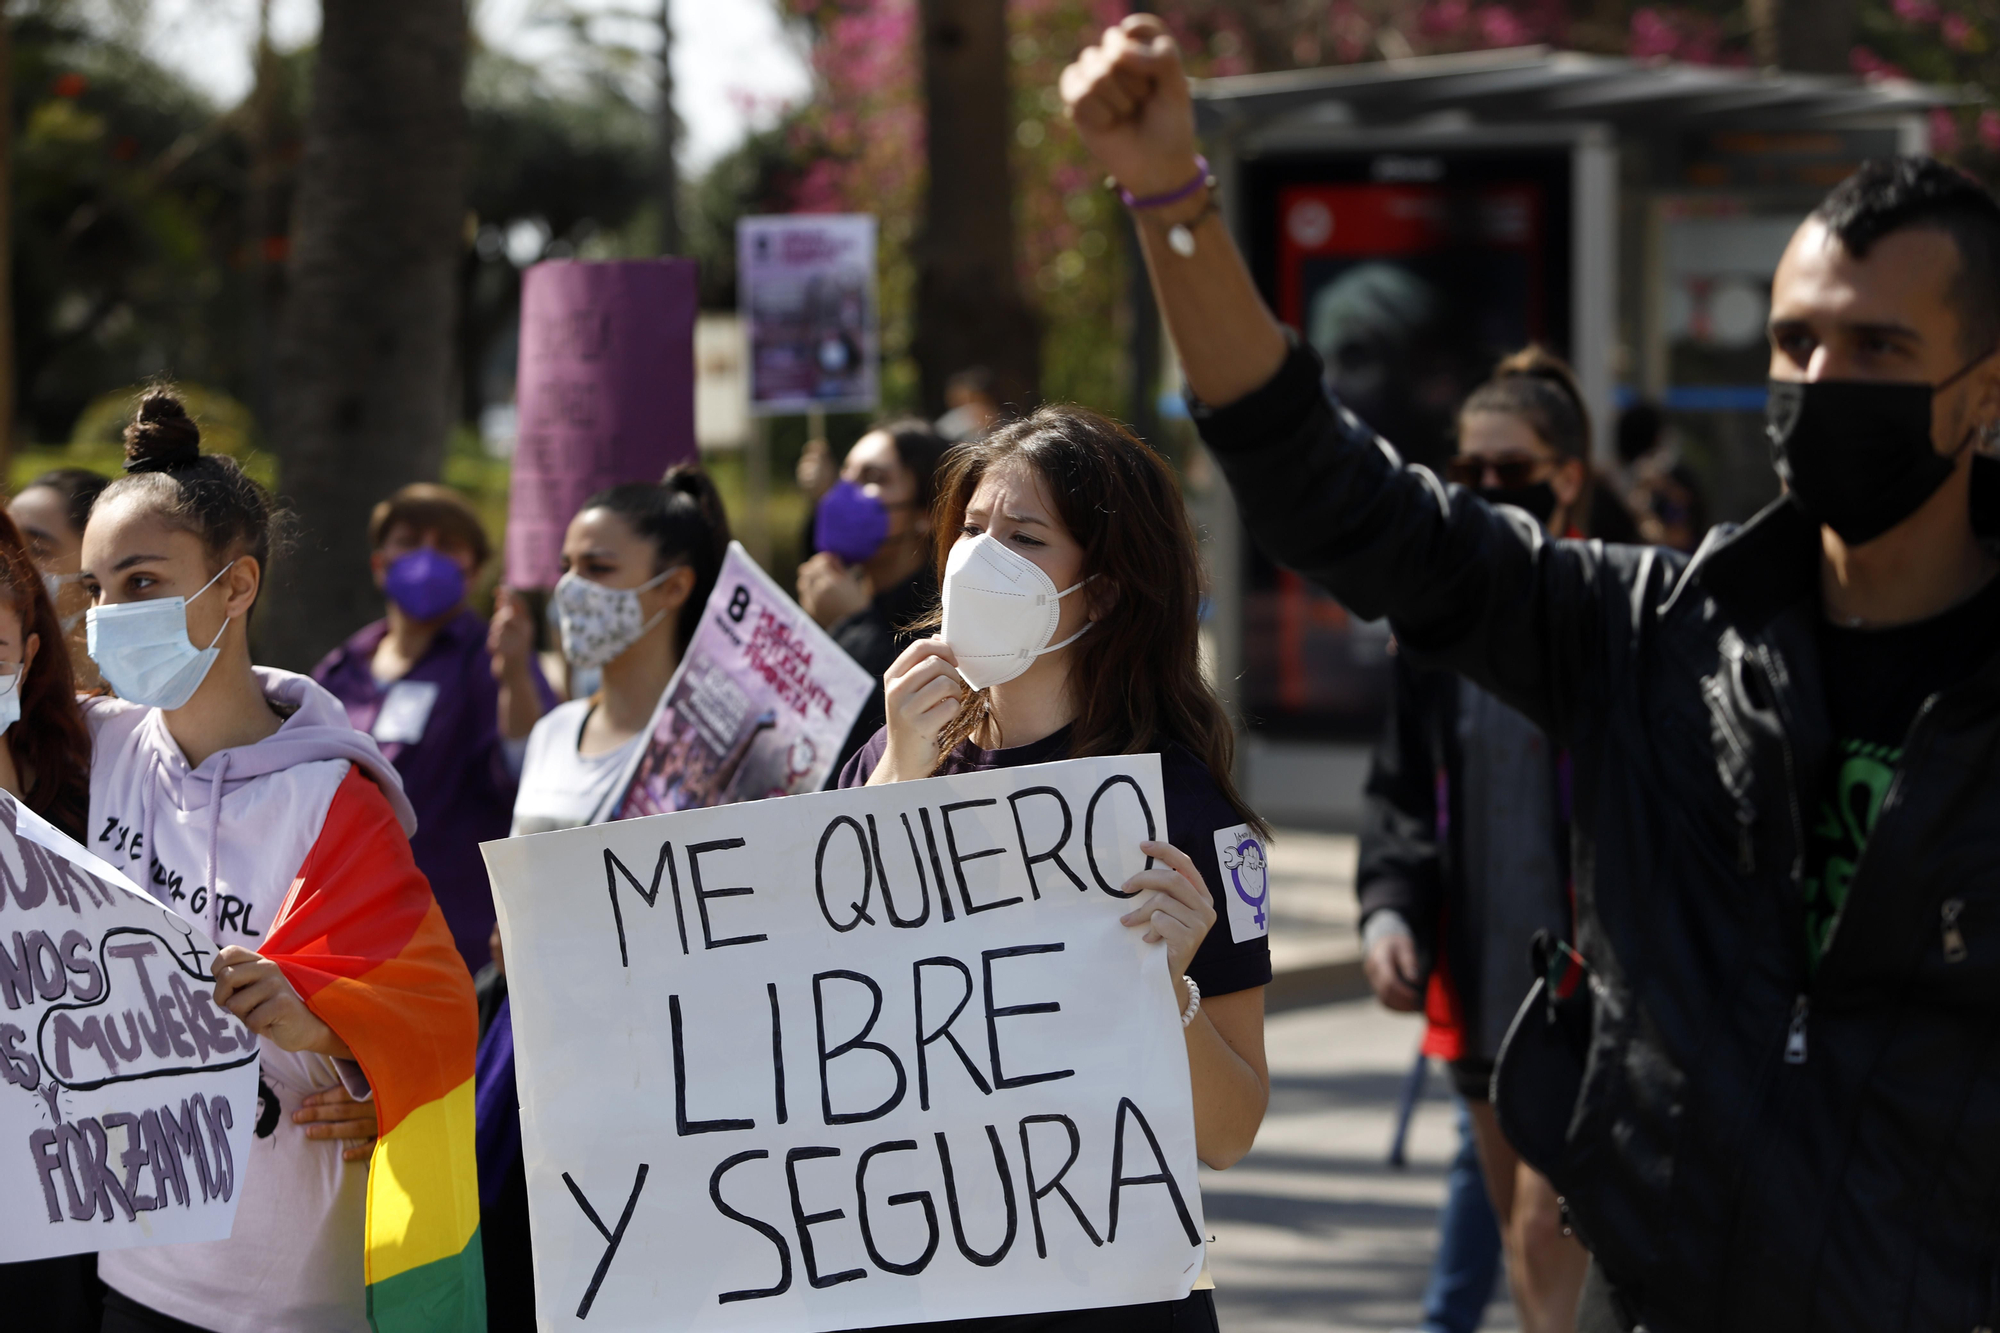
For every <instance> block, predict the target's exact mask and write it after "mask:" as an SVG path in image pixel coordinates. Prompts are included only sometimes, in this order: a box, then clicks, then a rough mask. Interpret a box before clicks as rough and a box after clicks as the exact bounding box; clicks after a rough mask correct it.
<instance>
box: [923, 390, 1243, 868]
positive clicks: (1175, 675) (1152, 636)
mask: <svg viewBox="0 0 2000 1333" xmlns="http://www.w3.org/2000/svg"><path fill="white" fill-rule="evenodd" d="M1015 465H1025V466H1027V467H1029V468H1031V469H1033V471H1034V473H1035V475H1036V476H1038V477H1039V478H1040V479H1041V481H1042V483H1043V488H1044V490H1045V491H1046V492H1047V494H1048V496H1049V498H1050V499H1051V500H1052V501H1053V502H1054V504H1055V509H1056V515H1057V517H1058V518H1060V519H1061V520H1062V524H1063V527H1064V528H1066V529H1067V530H1068V531H1069V534H1070V535H1071V536H1072V537H1074V538H1075V539H1076V541H1077V544H1078V545H1080V546H1081V547H1082V548H1083V565H1082V568H1081V570H1080V572H1079V574H1078V577H1079V578H1080V579H1086V580H1092V581H1091V582H1090V583H1089V584H1088V586H1087V587H1086V588H1085V589H1083V590H1082V591H1081V592H1079V593H1078V595H1079V596H1084V597H1088V598H1090V602H1091V607H1092V609H1093V610H1094V611H1096V612H1097V616H1098V619H1097V623H1096V625H1095V626H1093V627H1092V629H1091V631H1090V633H1088V634H1086V635H1084V636H1083V637H1082V638H1081V639H1078V640H1077V641H1076V643H1075V644H1074V645H1073V646H1072V647H1071V648H1070V649H1069V652H1070V681H1071V683H1072V688H1073V690H1074V694H1075V701H1076V708H1077V713H1076V721H1075V722H1074V723H1072V724H1071V728H1070V741H1069V753H1070V756H1071V757H1072V758H1081V757H1086V756H1091V755H1110V754H1142V753H1145V752H1147V751H1151V750H1156V749H1159V748H1161V747H1162V746H1163V745H1166V744H1169V743H1172V744H1178V745H1180V746H1182V747H1183V748H1184V749H1187V750H1189V751H1190V752H1192V753H1193V755H1194V757H1195V758H1196V759H1199V760H1200V761H1201V762H1202V763H1204V764H1206V765H1207V766H1208V771H1209V775H1210V776H1211V777H1213V778H1214V779H1215V782H1216V785H1217V786H1218V787H1220V788H1221V789H1222V794H1223V797H1224V798H1225V799H1226V800H1227V801H1228V802H1229V804H1230V805H1231V806H1232V807H1233V808H1234V809H1235V810H1236V812H1237V814H1239V815H1241V816H1242V818H1243V819H1244V821H1245V822H1246V823H1249V824H1251V825H1252V826H1254V827H1255V828H1257V829H1258V831H1259V832H1265V831H1267V830H1266V829H1265V825H1264V821H1263V820H1261V819H1259V818H1258V817H1257V814H1256V812H1255V811H1253V810H1251V809H1250V807H1249V806H1248V805H1247V804H1245V803H1244V800H1243V798H1242V796H1240V795H1239V794H1238V793H1237V791H1236V784H1235V781H1234V779H1233V778H1232V776H1231V774H1232V770H1233V768H1234V766H1235V758H1236V733H1235V731H1234V730H1233V729H1232V728H1231V727H1230V725H1229V718H1228V716H1227V715H1226V714H1225V713H1224V712H1223V711H1222V705H1221V703H1219V702H1218V701H1217V700H1216V697H1215V692H1214V691H1213V690H1211V689H1210V688H1209V685H1208V681H1207V679H1206V678H1205V677H1203V675H1202V673H1201V650H1200V638H1199V630H1198V610H1199V607H1200V602H1201V559H1200V556H1199V554H1198V552H1197V550H1196V546H1195V539H1194V529H1193V527H1192V525H1191V524H1190V523H1189V522H1188V515H1187V506H1186V505H1185V504H1184V503H1183V502H1182V500H1181V488H1180V483H1179V482H1178V481H1176V480H1175V479H1174V474H1173V471H1172V470H1171V469H1170V468H1169V467H1168V466H1167V464H1166V462H1165V460H1163V459H1162V458H1161V457H1160V456H1159V455H1158V454H1156V453H1154V452H1153V450H1152V449H1150V448H1148V447H1147V446H1146V444H1145V443H1144V442H1142V441H1141V440H1140V439H1138V437H1136V436H1134V435H1133V434H1132V433H1131V432H1130V431H1128V430H1126V429H1125V428H1124V427H1123V426H1120V425H1119V424H1118V423H1117V422H1115V421H1112V420H1110V419H1109V418H1107V417H1103V416H1100V415H1098V414H1097V413H1095V412H1092V411H1091V410H1089V409H1088V408H1083V407H1073V406H1054V407H1044V408H1040V409H1038V410H1036V411H1035V412H1033V413H1031V414H1029V415H1028V416H1025V417H1022V418H1020V419H1019V420H1016V421H1011V422H1008V423H1007V424H1006V425H1004V426H1002V427H1000V428H999V429H998V430H996V431H995V432H994V433H993V434H991V435H989V436H987V437H986V438H985V439H984V440H981V441H978V442H976V443H970V444H962V445H959V446H958V447H957V448H955V449H953V450H952V451H951V453H949V454H948V455H946V457H945V461H944V465H943V470H942V472H941V474H940V476H939V478H938V488H937V505H936V509H935V511H934V515H933V517H934V519H935V531H936V532H937V534H938V551H937V575H938V582H939V585H940V586H942V585H943V582H944V574H945V565H946V562H947V561H949V559H950V558H951V547H952V543H953V541H954V540H956V535H957V533H958V532H959V530H960V528H961V527H963V526H964V523H965V510H966V506H967V505H969V504H970V503H971V502H972V494H973V492H974V491H976V490H977V489H978V488H979V481H980V479H981V478H982V477H984V476H985V475H986V474H987V473H988V472H989V471H991V470H993V469H995V468H998V467H1005V466H1015ZM942 623H943V617H942V611H941V610H940V611H939V612H937V613H934V614H933V615H932V616H931V618H930V627H931V628H933V629H934V628H936V627H937V626H939V625H941V624H942ZM985 709H986V698H985V694H984V692H983V691H982V692H978V693H974V694H972V695H969V696H968V697H967V698H966V701H965V703H964V704H963V705H962V706H961V707H960V708H959V710H958V713H957V715H956V716H955V717H953V718H952V720H951V722H950V723H949V724H948V725H947V726H946V727H945V729H944V731H943V732H942V733H941V734H940V735H939V736H938V746H939V762H940V763H942V762H943V758H944V755H945V753H947V752H949V751H950V750H951V749H952V747H954V746H956V745H957V744H958V743H959V742H961V741H963V740H964V739H966V738H967V737H968V736H970V735H971V734H972V731H973V729H974V728H975V727H976V726H977V725H978V724H979V720H980V718H981V717H982V716H984V714H985Z"/></svg>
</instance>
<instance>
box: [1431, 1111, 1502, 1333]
mask: <svg viewBox="0 0 2000 1333" xmlns="http://www.w3.org/2000/svg"><path fill="white" fill-rule="evenodd" d="M1499 1275H1500V1228H1499V1226H1498V1224H1497V1223H1495V1222H1494V1220H1493V1205H1492V1203H1491V1202H1490V1201H1489V1200H1488V1199H1487V1197H1486V1177H1485V1176H1483V1175H1481V1174H1480V1172H1479V1150H1478V1148H1477V1147H1476V1146H1475V1145H1474V1143H1473V1140H1472V1116H1471V1114H1470V1113H1468V1112H1467V1111H1466V1109H1465V1103H1464V1102H1463V1101H1461V1102H1459V1103H1458V1156H1456V1157H1454V1158H1452V1159H1451V1170H1450V1171H1449V1172H1448V1173H1447V1174H1446V1176H1445V1196H1444V1210H1443V1211H1442V1212H1440V1213H1439V1214H1438V1249H1437V1259H1436V1260H1435V1261H1433V1263H1432V1264H1431V1280H1430V1284H1429V1285H1428V1286H1427V1287H1425V1288H1424V1325H1423V1326H1424V1333H1473V1330H1474V1329H1477V1328H1478V1327H1479V1321H1480V1319H1481V1317H1482V1316H1484V1315H1485V1313H1486V1304H1487V1302H1488V1301H1490V1300H1492V1299H1493V1283H1494V1280H1495V1279H1496V1278H1498V1277H1499Z"/></svg>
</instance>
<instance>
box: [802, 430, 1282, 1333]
mask: <svg viewBox="0 0 2000 1333" xmlns="http://www.w3.org/2000/svg"><path fill="white" fill-rule="evenodd" d="M935 527H936V530H937V531H939V532H941V533H948V534H951V535H952V537H953V539H954V540H953V542H952V544H951V545H950V546H949V547H948V548H947V549H945V550H944V551H942V552H941V553H940V554H941V561H940V569H939V582H940V583H941V585H942V587H943V592H944V596H943V603H942V606H941V607H940V609H939V610H938V612H937V613H936V614H935V615H934V616H933V617H932V618H931V620H930V622H929V627H930V628H932V629H934V630H937V631H939V633H938V634H937V635H936V636H934V637H930V638H926V639H923V640H921V641H919V642H917V643H915V644H912V645H911V646H910V647H909V648H908V649H907V650H906V651H904V652H903V654H902V655H901V656H899V657H898V658H897V659H896V661H895V662H894V663H893V664H892V665H891V666H890V668H889V670H888V672H887V674H886V675H885V676H884V678H883V680H884V689H885V694H886V700H887V711H888V723H887V725H886V726H885V727H884V728H883V729H882V730H881V731H880V732H878V733H876V735H875V736H874V737H873V739H871V740H870V741H869V742H868V743H867V744H866V745H864V746H863V747H862V749H861V751H860V753H859V754H857V755H856V756H855V757H854V759H853V760H852V761H850V763H849V764H848V765H847V767H846V768H845V769H844V770H843V771H842V773H841V776H840V785H841V786H843V787H853V786H860V785H862V784H863V783H867V784H870V785H873V784H880V783H889V782H904V781H909V780H911V779H915V778H927V777H931V776H933V775H936V774H950V773H969V772H978V771H981V770H987V769H998V768H1012V767H1017V766H1021V765H1027V764H1040V763H1049V762H1053V761H1055V760H1059V759H1071V758H1081V757H1087V756H1092V755H1116V754H1134V753H1143V752H1147V751H1155V750H1156V751H1158V752H1159V754H1160V767H1161V779H1162V782H1163V785H1164V787H1165V795H1166V803H1167V808H1166V824H1167V829H1166V832H1167V839H1166V841H1164V842H1147V843H1143V844H1141V847H1142V850H1143V851H1144V852H1145V853H1146V855H1147V856H1149V857H1151V858H1153V859H1154V860H1155V861H1156V862H1157V863H1158V864H1157V865H1155V866H1154V867H1153V868H1152V869H1149V870H1145V871H1142V872H1141V873H1139V874H1138V875H1135V876H1134V877H1133V878H1132V879H1131V880H1130V881H1128V882H1127V883H1126V884H1125V886H1124V889H1125V891H1126V892H1128V893H1131V894H1133V895H1134V901H1133V902H1132V905H1131V909H1130V910H1129V911H1127V912H1126V913H1125V915H1124V916H1123V917H1122V918H1121V919H1122V920H1123V921H1124V923H1125V924H1126V925H1128V926H1131V927H1132V928H1133V929H1136V930H1142V931H1144V932H1145V939H1146V940H1147V942H1148V943H1153V942H1161V941H1163V942H1164V943H1165V944H1166V960H1165V965H1166V966H1167V968H1168V969H1169V971H1170V973H1171V974H1172V976H1173V978H1174V987H1175V994H1176V996H1177V997H1178V1000H1179V1003H1180V1005H1181V1006H1182V1011H1181V1017H1182V1027H1183V1030H1184V1033H1185V1038H1186V1046H1187V1058H1188V1066H1189V1074H1190V1076H1191V1082H1192V1085H1193V1093H1194V1125H1195V1144H1196V1148H1197V1150H1198V1152H1199V1154H1200V1156H1201V1159H1202V1160H1203V1161H1204V1162H1206V1163H1207V1164H1208V1165H1209V1166H1211V1167H1215V1168H1218V1169H1219V1168H1223V1167H1227V1166H1230V1165H1232V1164H1234V1163H1235V1162H1236V1161H1238V1160H1239V1159H1240V1158H1241V1157H1242V1156H1243V1155H1244V1154H1245V1153H1246V1152H1248V1151H1249V1150H1250V1145H1251V1143H1252V1141H1253V1140H1254V1139H1255V1138H1256V1136H1257V1129H1258V1127H1259V1125H1261V1124H1262V1122H1263V1119H1264V1110H1265V1106H1266V1105H1267V1103H1268V1102H1269V1099H1270V1075H1269V1072H1268V1070H1267V1069H1266V1066H1265V1059H1264V986H1265V985H1266V984H1267V983H1268V982H1269V981H1270V979H1271V956H1270V947H1269V941H1268V938H1267V936H1268V931H1269V925H1270V921H1269V905H1270V895H1269V889H1268V865H1267V862H1268V857H1267V847H1268V840H1269V832H1268V830H1267V829H1266V827H1265V825H1264V823H1263V821H1262V820H1261V819H1259V818H1258V817H1257V815H1256V814H1255V813H1254V812H1253V811H1251V810H1250V808H1249V807H1248V806H1247V805H1245V804H1244V802H1243V799H1242V797H1241V796H1239V795H1238V794H1237V792H1236V790H1235V787H1234V785H1233V784H1232V783H1231V781H1230V776H1229V775H1230V770H1231V758H1232V750H1233V746H1234V737H1233V734H1232V732H1231V730H1230V726H1229V722H1228V719H1227V718H1226V717H1225V716H1224V714H1223V711H1222V706H1221V704H1220V703H1218V702H1217V700H1216V698H1215V695H1214V693H1213V692H1212V691H1211V690H1210V689H1209V686H1208V683H1207V681H1206V680H1205V679H1204V677H1203V675H1202V671H1201V664H1200V661H1199V655H1198V646H1197V635H1196V607H1197V603H1198V601H1199V597H1200V562H1199V557H1198V555H1197V552H1196V548H1195V540H1194V533H1193V530H1192V529H1191V527H1190V526H1189V523H1188V518H1187V510H1186V507H1185V506H1184V504H1183V503H1182V500H1181V494H1180V487H1179V485H1178V484H1177V483H1176V482H1175V480H1174V476H1173V473H1172V472H1171V471H1170V470H1169V469H1168V467H1167V465H1166V463H1165V462H1164V461H1163V460H1162V459H1161V458H1160V456H1159V455H1158V454H1156V453H1154V452H1153V450H1151V449H1150V448H1148V447H1147V446H1146V445H1145V444H1143V443H1142V442H1141V441H1139V440H1138V439H1136V438H1134V437H1133V436H1132V435H1131V434H1130V433H1128V432H1127V431H1126V430H1124V429H1123V428H1122V427H1120V426H1118V425H1117V424H1116V423H1114V422H1112V421H1109V420H1107V419H1105V418H1104V417H1101V416H1099V415H1097V414H1096V413H1094V412H1090V411H1088V410H1086V409H1083V408H1077V407H1045V408H1042V409H1041V410H1039V411H1037V412H1035V413H1033V414H1032V415H1030V416H1028V417H1025V418H1023V419H1021V420H1019V421H1015V422H1011V423H1009V424H1008V425H1006V426H1003V427H1001V428H1000V429H999V430H998V431H997V432H995V433H994V434H993V435H991V436H989V437H988V438H987V439H985V440H983V441H980V442H978V443H975V444H968V445H964V446H961V447H960V448H959V449H958V450H956V451H954V452H953V453H952V455H951V456H950V458H949V459H948V461H947V463H946V466H945V469H944V472H943V474H942V476H941V478H940V481H939V484H938V498H937V505H936V511H935ZM1023 592H1028V593H1031V594H1033V595H1032V596H1028V597H1024V596H1022V593H1023ZM934 1327H947V1326H946V1325H936V1326H934ZM949 1327H952V1328H960V1327H963V1328H964V1329H966V1330H967V1331H968V1333H970V1330H971V1329H974V1328H977V1329H979V1330H993V1333H999V1331H1000V1330H1007V1331H1008V1333H1017V1331H1018V1333H1027V1331H1028V1330H1032V1331H1033V1333H1068V1331H1069V1330H1077V1333H1082V1330H1086V1329H1087V1330H1090V1331H1091V1333H1124V1331H1125V1330H1130V1331H1131V1333H1141V1331H1142V1330H1146V1331H1150V1330H1156V1329H1157V1330H1161V1331H1162V1333H1165V1330H1189V1329H1213V1328H1215V1327H1216V1324H1215V1305H1214V1299H1213V1295H1212V1292H1211V1291H1210V1290H1208V1289H1206V1284H1204V1287H1203V1289H1198V1290H1196V1291H1194V1292H1193V1293H1192V1294H1190V1295H1189V1296H1188V1297H1187V1299H1185V1300H1183V1301H1176V1302H1163V1303H1161V1304H1158V1305H1146V1306H1137V1307H1130V1308H1125V1309H1112V1310H1082V1311H1074V1312H1069V1313H1062V1314H1043V1315H1024V1316H1018V1317H1008V1318H994V1319H980V1320H972V1321H966V1322H965V1323H964V1324H963V1325H960V1324H956V1323H955V1324H951V1325H949Z"/></svg>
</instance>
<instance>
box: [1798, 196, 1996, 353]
mask: <svg viewBox="0 0 2000 1333" xmlns="http://www.w3.org/2000/svg"><path fill="white" fill-rule="evenodd" d="M1812 216H1813V218H1814V219H1815V220H1817V221H1818V222H1820V223H1821V224H1822V225H1824V226H1825V227H1826V229H1827V230H1828V231H1830V232H1832V233H1833V234H1834V235H1835V236H1837V237H1839V238H1840V243H1841V245H1842V246H1843V247H1844V248H1845V249H1846V250H1847V253H1849V254H1851V255H1853V256H1854V257H1855V258H1856V259H1866V258H1867V257H1868V251H1869V250H1870V249H1872V248H1873V247H1874V245H1875V242H1877V241H1879V240H1881V239H1882V238H1883V237H1884V236H1888V235H1891V234H1893V233H1895V232H1899V231H1906V230H1908V229H1909V228H1911V227H1929V228H1931V229H1933V230H1935V231H1941V232H1943V233H1944V234H1945V235H1947V236H1949V237H1950V238H1951V240H1952V244H1953V245H1955V246H1957V247H1958V280H1957V281H1956V282H1954V283H1953V284H1952V286H1951V291H1950V293H1949V294H1948V296H1947V297H1946V299H1947V300H1948V301H1949V302H1950V303H1951V306H1952V309H1953V310H1954V311H1956V312H1957V314H1958V341H1959V350H1960V351H1961V352H1962V353H1963V354H1964V355H1965V356H1967V357H1968V358H1970V357H1977V356H1983V355H1985V354H1987V353H1989V352H1991V351H1993V350H1994V348H1995V346H1996V345H1997V344H2000V201H1996V200H1995V199H1994V198H1993V195H1992V193H1991V192H1990V191H1989V190H1987V188H1986V187H1985V186H1983V185H1981V184H1980V183H1979V182H1978V181H1975V180H1974V179H1972V177H1970V176H1968V175H1966V174H1965V173H1964V172H1962V171H1959V170H1958V169H1957V168H1955V167H1948V166H1946V165H1945V164H1944V163H1942V162H1940V161H1938V160H1937V159H1936V158H1934V157H1885V158H1876V159H1874V160H1872V161H1868V162H1864V163H1862V164H1861V167H1860V169H1859V170H1857V171H1856V172H1855V173H1854V174H1853V175H1851V176H1849V177H1848V178H1847V179H1846V180H1844V181H1842V182H1841V183H1840V184H1838V185H1836V186H1834V187H1833V189H1832V191H1831V192H1830V193H1828V195H1827V196H1826V198H1825V199H1822V200H1821V201H1820V205H1819V207H1818V208H1815V209H1814V210H1813V212H1812Z"/></svg>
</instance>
